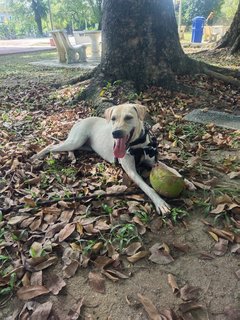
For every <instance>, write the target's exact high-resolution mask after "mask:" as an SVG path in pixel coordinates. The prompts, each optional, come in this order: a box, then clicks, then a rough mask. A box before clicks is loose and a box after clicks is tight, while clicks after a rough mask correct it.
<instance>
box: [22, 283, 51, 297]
mask: <svg viewBox="0 0 240 320" xmlns="http://www.w3.org/2000/svg"><path fill="white" fill-rule="evenodd" d="M48 293H49V290H48V289H47V288H45V287H44V286H38V285H37V286H28V287H22V288H20V289H19V290H18V291H17V296H18V298H19V299H20V300H31V299H33V298H35V297H39V296H42V295H45V294H48Z"/></svg>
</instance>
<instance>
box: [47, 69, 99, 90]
mask: <svg viewBox="0 0 240 320" xmlns="http://www.w3.org/2000/svg"><path fill="white" fill-rule="evenodd" d="M95 70H96V69H93V70H91V71H88V72H86V73H84V74H82V75H81V76H79V77H76V78H73V79H71V80H68V81H65V82H58V83H53V84H52V87H53V88H56V89H58V88H60V87H64V86H70V85H74V84H76V83H79V82H82V81H86V80H89V79H91V78H92V77H93V75H94V73H95Z"/></svg>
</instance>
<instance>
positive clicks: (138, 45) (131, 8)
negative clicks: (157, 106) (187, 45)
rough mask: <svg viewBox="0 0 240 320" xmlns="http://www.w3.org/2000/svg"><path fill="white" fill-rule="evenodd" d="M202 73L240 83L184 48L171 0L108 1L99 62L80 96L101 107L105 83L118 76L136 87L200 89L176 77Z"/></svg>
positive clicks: (104, 10) (236, 83)
mask: <svg viewBox="0 0 240 320" xmlns="http://www.w3.org/2000/svg"><path fill="white" fill-rule="evenodd" d="M222 71H224V72H225V75H224V76H223V75H222V74H221V73H220V72H222ZM198 73H204V74H208V75H210V76H212V77H215V78H220V79H222V80H223V81H226V82H228V83H229V82H230V83H234V84H235V85H237V86H239V85H240V81H238V80H237V79H232V78H229V77H228V76H227V74H228V71H227V70H222V69H220V68H218V67H216V66H211V65H208V64H206V63H203V62H200V61H196V60H193V59H191V58H189V57H188V56H187V55H186V54H185V53H184V52H183V50H182V47H181V44H180V41H179V36H178V30H177V23H176V18H175V14H174V7H173V2H172V1H169V0H161V1H159V0H125V1H124V6H123V5H122V1H120V0H104V1H103V17H102V58H101V63H100V65H99V66H98V67H97V69H96V70H94V71H93V72H92V73H91V75H93V78H92V81H91V83H90V85H89V87H88V88H87V89H86V90H84V91H83V92H82V93H81V94H80V96H79V99H81V98H84V99H85V98H91V99H93V103H95V104H96V106H97V107H98V106H99V109H98V112H101V109H102V108H104V107H105V106H103V105H102V104H101V101H99V96H100V95H101V92H102V87H103V86H104V84H105V83H106V82H110V83H114V81H116V80H122V81H123V82H124V83H125V82H126V81H127V83H131V84H132V86H131V88H135V90H136V91H138V92H139V91H141V90H143V89H144V88H145V87H146V86H148V85H157V86H159V85H160V86H162V87H165V88H166V87H167V88H168V89H172V90H182V91H185V92H187V93H194V92H195V93H196V91H197V90H198V89H197V88H188V87H186V86H184V85H183V83H182V82H181V80H178V79H179V76H181V75H186V74H188V75H191V74H198ZM231 75H233V73H232V74H231ZM84 78H85V79H86V76H84ZM76 80H77V81H79V79H76ZM132 91H134V89H133V90H132Z"/></svg>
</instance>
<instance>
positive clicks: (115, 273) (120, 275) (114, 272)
mask: <svg viewBox="0 0 240 320" xmlns="http://www.w3.org/2000/svg"><path fill="white" fill-rule="evenodd" d="M106 272H108V273H109V274H111V275H113V276H116V277H118V278H119V279H128V278H129V276H128V275H126V274H124V273H122V272H120V271H118V270H114V269H107V270H106Z"/></svg>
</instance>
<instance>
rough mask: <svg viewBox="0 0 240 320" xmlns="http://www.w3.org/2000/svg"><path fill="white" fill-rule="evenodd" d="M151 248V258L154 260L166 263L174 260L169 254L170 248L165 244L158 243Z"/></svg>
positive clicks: (158, 262)
mask: <svg viewBox="0 0 240 320" xmlns="http://www.w3.org/2000/svg"><path fill="white" fill-rule="evenodd" d="M149 250H150V252H151V256H150V257H149V260H151V261H152V262H155V263H157V264H163V265H165V264H169V263H171V262H173V261H174V259H173V257H172V256H171V255H170V254H169V248H168V247H167V246H166V245H164V244H163V245H161V244H159V243H156V244H154V245H153V246H152V247H151V248H150V249H149Z"/></svg>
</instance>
